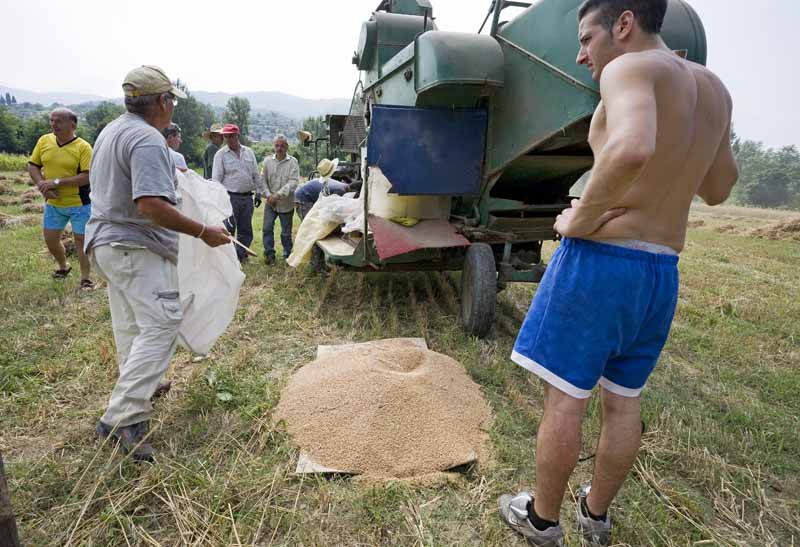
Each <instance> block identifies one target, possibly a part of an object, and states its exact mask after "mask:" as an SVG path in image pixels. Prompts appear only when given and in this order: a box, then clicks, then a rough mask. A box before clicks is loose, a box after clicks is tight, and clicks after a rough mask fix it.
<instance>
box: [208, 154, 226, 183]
mask: <svg viewBox="0 0 800 547" xmlns="http://www.w3.org/2000/svg"><path fill="white" fill-rule="evenodd" d="M224 177H225V168H224V166H223V164H222V154H221V153H220V150H217V153H216V154H214V165H213V167H212V168H211V180H215V181H217V182H220V183H221V182H222V179H223V178H224Z"/></svg>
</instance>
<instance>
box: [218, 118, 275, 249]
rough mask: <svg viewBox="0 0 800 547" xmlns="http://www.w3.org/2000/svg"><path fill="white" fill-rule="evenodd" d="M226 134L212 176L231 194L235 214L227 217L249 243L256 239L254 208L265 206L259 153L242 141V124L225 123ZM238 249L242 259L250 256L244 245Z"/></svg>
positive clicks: (241, 236)
mask: <svg viewBox="0 0 800 547" xmlns="http://www.w3.org/2000/svg"><path fill="white" fill-rule="evenodd" d="M222 138H223V140H224V141H225V144H224V145H223V146H222V148H220V149H219V150H218V151H217V153H216V154H214V167H213V168H212V170H211V179H212V180H215V181H217V182H219V183H220V184H222V186H224V187H225V189H226V190H227V191H228V195H229V196H230V198H231V205H232V206H233V216H232V217H231V218H229V219H228V221H227V224H228V229H229V230H230V231H231V233H233V234H235V235H236V237H237V238H238V239H239V241H240V242H241V243H242V244H243V245H245V246H247V247H249V246H250V244H251V243H252V242H253V208H254V207H259V206H261V196H262V195H263V194H264V193H265V189H264V183H263V181H262V180H261V177H260V176H259V174H258V161H257V160H256V155H255V153H253V150H252V149H251V148H249V147H247V146H245V145H243V144H241V143H240V142H239V127H238V126H236V125H235V124H232V123H227V124H225V126H224V127H223V128H222ZM253 194H255V199H254V198H253ZM236 253H237V255H238V256H239V262H242V263H244V262H245V261H246V260H247V254H246V253H245V252H244V250H243V249H241V248H240V247H237V248H236Z"/></svg>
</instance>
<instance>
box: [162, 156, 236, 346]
mask: <svg viewBox="0 0 800 547" xmlns="http://www.w3.org/2000/svg"><path fill="white" fill-rule="evenodd" d="M178 191H179V192H180V194H181V198H182V199H181V212H182V213H183V214H184V215H186V216H188V217H190V218H192V219H194V220H196V221H198V222H202V223H204V224H206V225H208V226H221V225H222V222H223V220H225V219H226V218H228V217H230V216H231V215H232V214H233V210H232V208H231V201H230V198H229V197H228V192H226V191H225V188H223V187H222V185H221V184H220V183H218V182H213V181H208V180H205V179H204V178H203V177H201V176H200V175H198V174H197V173H195V172H194V171H186V172H185V173H178ZM244 277H245V276H244V273H243V272H242V270H241V267H240V266H239V260H238V259H237V257H236V250H235V249H234V248H233V244H231V245H222V246H220V247H216V248H211V247H209V246H208V245H206V244H205V243H203V241H202V240H201V239H197V238H194V237H191V236H187V235H184V234H181V236H180V240H179V244H178V288H179V290H180V294H181V304H182V305H183V309H184V314H183V322H182V323H181V329H180V339H181V342H182V344H183V345H185V346H186V347H187V348H188V349H190V350H191V351H193V352H195V353H200V354H206V353H208V352H209V351H210V350H211V347H212V346H213V345H214V343H215V342H216V341H217V339H218V338H219V337H220V336H222V334H223V333H224V332H225V329H227V328H228V325H229V324H230V322H231V321H232V320H233V316H234V314H235V313H236V307H237V305H238V304H239V289H240V288H241V286H242V283H243V282H244Z"/></svg>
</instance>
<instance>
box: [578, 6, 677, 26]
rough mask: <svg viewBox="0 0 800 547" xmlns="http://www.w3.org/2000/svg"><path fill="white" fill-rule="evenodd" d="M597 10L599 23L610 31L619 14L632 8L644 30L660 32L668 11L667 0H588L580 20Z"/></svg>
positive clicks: (582, 8) (582, 7)
mask: <svg viewBox="0 0 800 547" xmlns="http://www.w3.org/2000/svg"><path fill="white" fill-rule="evenodd" d="M595 10H597V12H598V15H599V20H598V23H599V24H600V26H601V27H603V28H604V29H606V30H607V31H608V32H611V31H612V29H613V28H614V23H616V22H617V19H619V16H620V15H622V13H623V12H625V11H627V10H630V11H632V12H633V14H634V15H635V16H636V22H637V23H639V26H640V27H642V30H644V31H645V32H648V33H650V34H658V33H659V32H661V25H663V24H664V15H665V14H666V13H667V0H586V1H585V2H584V3H583V4H582V5H581V7H580V9H579V10H578V21H580V20H581V19H583V18H584V17H586V15H587V14H589V12H593V11H595Z"/></svg>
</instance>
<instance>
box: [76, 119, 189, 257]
mask: <svg viewBox="0 0 800 547" xmlns="http://www.w3.org/2000/svg"><path fill="white" fill-rule="evenodd" d="M89 180H90V183H91V188H92V193H91V198H92V217H91V218H90V219H89V222H88V224H87V225H86V234H85V238H86V245H85V248H86V251H87V252H89V251H91V250H92V249H93V248H95V247H99V246H101V245H109V244H111V243H117V242H129V243H135V244H139V245H143V246H144V247H146V248H148V249H149V250H151V251H153V252H154V253H156V254H158V255H160V256H163V257H164V258H166V259H167V260H170V261H171V262H174V263H176V264H177V262H178V233H177V232H174V231H172V230H168V229H166V228H163V227H161V226H159V225H157V224H155V223H154V222H153V221H152V220H150V219H149V218H147V217H145V216H143V215H140V214H139V212H138V211H137V210H136V203H135V200H136V199H138V198H141V197H156V196H158V197H162V198H165V199H166V200H167V201H169V202H170V203H172V204H173V205H175V204H177V203H178V196H177V186H178V179H177V177H176V173H175V162H174V160H173V159H172V155H171V154H170V151H169V148H168V147H167V142H166V141H165V140H164V137H163V136H162V135H161V133H160V132H159V131H158V130H157V129H156V128H155V127H153V126H151V125H150V124H148V123H147V122H146V121H145V120H144V119H143V118H141V117H140V116H137V115H135V114H130V113H126V114H123V115H122V116H120V117H119V118H117V119H116V120H114V121H113V122H111V123H110V124H108V125H107V126H106V128H105V129H103V131H102V132H101V133H100V135H99V136H98V137H97V142H96V143H95V145H94V156H93V157H92V165H91V169H90V171H89Z"/></svg>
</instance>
